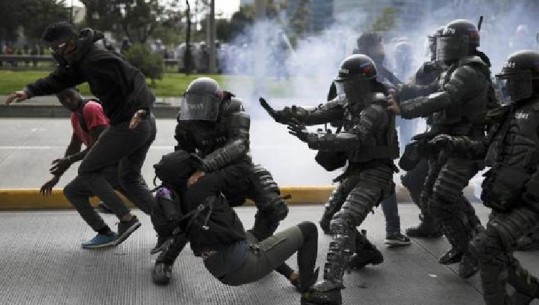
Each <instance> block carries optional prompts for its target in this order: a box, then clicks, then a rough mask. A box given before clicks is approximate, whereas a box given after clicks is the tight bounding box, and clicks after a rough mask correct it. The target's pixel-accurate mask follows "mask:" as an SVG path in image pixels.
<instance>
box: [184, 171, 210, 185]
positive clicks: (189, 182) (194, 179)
mask: <svg viewBox="0 0 539 305" xmlns="http://www.w3.org/2000/svg"><path fill="white" fill-rule="evenodd" d="M204 175H206V172H203V171H196V172H195V173H194V174H193V175H191V177H189V179H187V187H191V186H192V185H193V184H195V183H197V182H198V179H200V178H202V177H204Z"/></svg>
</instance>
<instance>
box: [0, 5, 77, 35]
mask: <svg viewBox="0 0 539 305" xmlns="http://www.w3.org/2000/svg"><path fill="white" fill-rule="evenodd" d="M64 4H65V0H0V41H2V40H8V41H14V40H16V39H17V38H18V36H19V33H18V30H19V28H22V29H24V35H25V36H26V38H27V39H29V40H33V41H39V40H40V39H41V35H42V34H43V30H45V28H46V27H47V26H48V25H49V24H51V23H53V22H56V21H59V20H69V12H70V11H69V10H68V9H67V8H66V7H65V6H64Z"/></svg>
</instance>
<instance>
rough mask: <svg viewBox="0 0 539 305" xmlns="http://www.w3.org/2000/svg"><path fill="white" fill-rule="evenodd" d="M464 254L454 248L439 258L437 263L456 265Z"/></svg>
mask: <svg viewBox="0 0 539 305" xmlns="http://www.w3.org/2000/svg"><path fill="white" fill-rule="evenodd" d="M463 254H464V253H463V252H462V251H460V250H458V249H456V248H451V249H449V251H447V252H446V253H445V254H444V255H442V256H440V258H439V259H438V262H439V263H440V264H442V265H451V264H456V263H458V262H460V261H461V259H462V255H463Z"/></svg>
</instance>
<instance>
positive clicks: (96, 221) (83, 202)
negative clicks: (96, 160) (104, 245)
mask: <svg viewBox="0 0 539 305" xmlns="http://www.w3.org/2000/svg"><path fill="white" fill-rule="evenodd" d="M101 175H103V177H104V178H105V180H107V181H108V182H109V184H110V185H111V186H112V188H113V189H115V190H119V189H120V183H119V181H118V167H117V166H116V165H113V166H109V167H106V168H104V169H103V170H102V171H101ZM64 195H65V196H66V198H67V200H69V202H70V203H71V204H72V205H73V207H75V209H76V210H77V212H79V214H80V216H81V217H82V219H84V221H86V223H87V224H88V225H89V226H90V227H91V228H92V229H93V230H94V231H96V232H97V231H99V230H101V229H103V228H105V227H106V226H107V224H106V223H105V222H104V221H103V218H101V216H100V215H99V214H98V213H97V212H96V211H95V209H94V208H93V207H92V205H91V204H90V197H92V196H94V195H95V194H94V193H93V192H92V191H91V190H90V188H88V185H86V183H85V182H84V180H83V179H81V178H80V177H79V176H77V177H75V179H73V181H71V182H69V183H68V184H67V185H66V187H65V188H64ZM107 206H108V207H110V209H111V210H112V212H113V213H114V214H115V215H116V216H117V217H118V219H120V218H122V216H124V215H126V214H127V213H129V208H127V207H126V206H125V204H124V203H123V202H120V204H118V202H117V201H112V202H108V203H107Z"/></svg>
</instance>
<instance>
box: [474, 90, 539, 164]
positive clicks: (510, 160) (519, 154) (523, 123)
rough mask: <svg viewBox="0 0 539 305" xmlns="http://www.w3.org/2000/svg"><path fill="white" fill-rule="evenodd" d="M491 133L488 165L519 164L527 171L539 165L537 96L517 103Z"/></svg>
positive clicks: (538, 111) (538, 103)
mask: <svg viewBox="0 0 539 305" xmlns="http://www.w3.org/2000/svg"><path fill="white" fill-rule="evenodd" d="M514 107H515V108H514V109H513V110H512V111H510V112H509V113H508V114H507V117H506V119H505V120H504V121H503V123H502V125H501V126H499V127H498V128H497V129H496V130H495V131H494V132H496V133H495V135H494V138H493V140H492V142H491V144H490V146H489V148H488V151H487V156H486V158H485V162H486V165H487V166H493V165H495V164H496V165H498V166H504V167H505V166H508V167H519V168H523V169H526V170H529V171H530V172H533V171H535V170H536V167H537V164H539V138H538V136H537V132H538V128H539V98H533V99H530V100H529V101H527V102H524V103H523V104H517V105H515V106H514Z"/></svg>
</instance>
